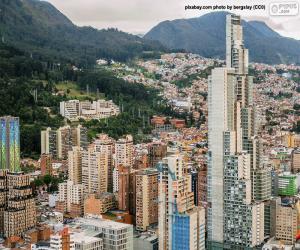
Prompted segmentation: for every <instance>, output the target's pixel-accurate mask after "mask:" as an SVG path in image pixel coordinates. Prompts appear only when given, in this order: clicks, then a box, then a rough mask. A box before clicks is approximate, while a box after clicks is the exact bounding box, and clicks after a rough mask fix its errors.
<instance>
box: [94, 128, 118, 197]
mask: <svg viewBox="0 0 300 250" xmlns="http://www.w3.org/2000/svg"><path fill="white" fill-rule="evenodd" d="M94 145H95V148H96V151H98V152H100V153H104V154H107V158H108V168H107V189H108V191H109V192H112V191H113V154H114V150H115V140H114V139H113V138H111V137H109V136H108V135H107V134H99V135H98V136H97V138H96V139H95V140H94Z"/></svg>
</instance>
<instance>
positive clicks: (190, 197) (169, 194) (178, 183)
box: [158, 154, 205, 250]
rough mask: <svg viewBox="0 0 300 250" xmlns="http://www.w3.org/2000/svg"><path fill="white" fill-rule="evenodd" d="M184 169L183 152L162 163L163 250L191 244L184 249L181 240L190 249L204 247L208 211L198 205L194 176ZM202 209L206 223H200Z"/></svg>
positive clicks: (160, 215) (160, 209) (160, 223)
mask: <svg viewBox="0 0 300 250" xmlns="http://www.w3.org/2000/svg"><path fill="white" fill-rule="evenodd" d="M184 168H185V167H184V164H183V156H182V155H180V154H174V155H170V156H168V157H166V158H164V159H163V161H162V162H161V163H160V164H159V172H160V173H159V201H158V202H159V203H158V204H159V205H158V228H159V229H158V230H159V233H158V234H159V249H162V250H169V249H174V250H175V249H186V246H187V245H185V246H184V248H182V247H183V245H181V243H180V242H181V241H182V240H183V239H184V242H185V244H188V246H189V249H204V248H203V243H204V242H205V240H204V239H205V211H204V209H202V208H199V207H198V208H196V207H195V205H194V194H193V192H192V190H191V176H190V175H186V174H184V173H185V171H184ZM199 209H200V210H201V222H204V223H203V224H200V223H198V222H197V221H198V219H197V218H198V214H199V213H198V212H199V211H200V210H199ZM199 220H200V219H199ZM183 221H184V222H183ZM194 223H195V224H194ZM187 225H190V226H187ZM183 227H184V228H185V230H183V229H182V228H183ZM200 228H202V229H204V231H203V230H202V229H200ZM188 229H191V231H190V230H188ZM200 246H201V247H200Z"/></svg>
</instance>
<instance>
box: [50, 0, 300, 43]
mask: <svg viewBox="0 0 300 250" xmlns="http://www.w3.org/2000/svg"><path fill="white" fill-rule="evenodd" d="M47 1H48V2H50V3H52V4H53V5H54V6H55V7H57V8H58V9H59V10H60V11H61V12H62V13H64V14H65V15H66V16H67V17H69V18H70V19H71V20H72V21H73V22H74V23H75V24H77V25H79V26H93V27H95V28H99V29H101V28H108V27H116V28H118V29H120V30H123V31H126V32H132V33H136V32H147V31H148V30H149V29H151V28H152V27H153V26H155V25H156V24H158V23H159V22H161V21H165V20H173V19H178V18H191V17H198V16H201V15H203V14H206V13H207V12H208V11H197V10H192V11H185V9H184V6H185V5H188V4H189V5H215V4H218V5H227V4H228V5H237V1H236V0H225V1H220V0H214V1H211V0H129V1H125V0H47ZM272 1H273V0H264V3H265V4H266V9H265V10H252V11H247V10H243V11H235V13H237V14H240V15H242V16H243V17H244V18H246V19H247V20H254V19H255V20H261V21H265V22H266V23H267V24H268V25H269V26H270V27H271V28H273V29H275V30H276V31H277V32H279V33H280V34H284V35H286V36H291V37H294V38H297V39H299V40H300V34H299V32H298V31H297V27H299V26H300V19H299V17H285V18H282V17H270V15H269V11H268V4H269V3H270V2H272ZM247 4H248V5H249V4H251V5H253V4H261V0H252V1H251V2H250V3H249V1H248V0H239V1H238V5H247Z"/></svg>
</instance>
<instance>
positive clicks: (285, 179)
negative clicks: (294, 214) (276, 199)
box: [277, 172, 298, 196]
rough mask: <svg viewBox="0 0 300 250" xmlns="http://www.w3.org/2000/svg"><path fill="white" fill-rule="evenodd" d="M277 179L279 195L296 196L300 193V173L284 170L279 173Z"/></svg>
mask: <svg viewBox="0 0 300 250" xmlns="http://www.w3.org/2000/svg"><path fill="white" fill-rule="evenodd" d="M277 181H278V186H277V188H278V195H279V196H294V195H297V194H298V175H295V174H291V173H290V172H283V173H282V174H279V175H278V177H277Z"/></svg>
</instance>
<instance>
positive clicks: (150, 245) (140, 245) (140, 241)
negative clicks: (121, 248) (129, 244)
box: [133, 233, 158, 250]
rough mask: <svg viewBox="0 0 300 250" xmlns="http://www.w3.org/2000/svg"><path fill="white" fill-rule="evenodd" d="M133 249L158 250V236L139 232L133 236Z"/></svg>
mask: <svg viewBox="0 0 300 250" xmlns="http://www.w3.org/2000/svg"><path fill="white" fill-rule="evenodd" d="M133 249H143V250H158V238H157V236H156V235H152V234H145V233H144V234H139V235H135V236H134V237H133Z"/></svg>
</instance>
